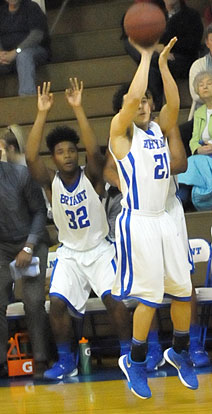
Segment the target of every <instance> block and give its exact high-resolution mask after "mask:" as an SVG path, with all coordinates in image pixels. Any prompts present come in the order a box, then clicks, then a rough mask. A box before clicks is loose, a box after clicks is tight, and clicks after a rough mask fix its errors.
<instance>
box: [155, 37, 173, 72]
mask: <svg viewBox="0 0 212 414" xmlns="http://www.w3.org/2000/svg"><path fill="white" fill-rule="evenodd" d="M176 42H177V37H176V36H175V37H173V38H172V39H171V40H170V41H169V43H168V45H166V46H165V47H164V49H163V50H162V52H161V53H160V56H159V61H158V63H159V66H160V67H161V66H162V65H163V64H167V60H168V59H169V57H170V51H171V49H172V48H173V46H174V45H175V43H176Z"/></svg>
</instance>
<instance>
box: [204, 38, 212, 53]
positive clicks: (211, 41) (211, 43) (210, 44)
mask: <svg viewBox="0 0 212 414" xmlns="http://www.w3.org/2000/svg"><path fill="white" fill-rule="evenodd" d="M205 44H206V46H207V47H208V49H209V50H210V54H211V55H212V33H209V35H208V37H207V39H206V41H205Z"/></svg>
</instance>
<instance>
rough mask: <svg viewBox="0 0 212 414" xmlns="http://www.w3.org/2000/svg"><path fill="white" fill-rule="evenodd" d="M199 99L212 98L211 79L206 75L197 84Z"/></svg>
mask: <svg viewBox="0 0 212 414" xmlns="http://www.w3.org/2000/svg"><path fill="white" fill-rule="evenodd" d="M198 94H199V97H200V98H201V99H202V100H204V99H208V98H212V77H210V76H208V75H206V76H205V77H204V78H203V79H202V80H201V81H200V82H199V84H198Z"/></svg>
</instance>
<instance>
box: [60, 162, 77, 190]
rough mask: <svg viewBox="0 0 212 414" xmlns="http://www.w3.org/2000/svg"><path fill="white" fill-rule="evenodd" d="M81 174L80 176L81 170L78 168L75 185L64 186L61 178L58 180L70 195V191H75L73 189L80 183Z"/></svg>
mask: <svg viewBox="0 0 212 414" xmlns="http://www.w3.org/2000/svg"><path fill="white" fill-rule="evenodd" d="M81 174H82V170H81V168H80V167H79V177H77V179H76V181H75V183H73V184H72V185H66V184H65V183H64V181H63V180H62V178H61V177H60V179H61V181H62V183H63V185H64V187H65V189H66V190H67V191H69V193H72V191H74V190H75V188H77V186H78V184H79V181H80V178H81Z"/></svg>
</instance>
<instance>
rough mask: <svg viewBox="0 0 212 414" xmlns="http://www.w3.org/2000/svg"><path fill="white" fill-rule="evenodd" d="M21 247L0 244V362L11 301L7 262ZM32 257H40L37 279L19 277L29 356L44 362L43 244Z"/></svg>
mask: <svg viewBox="0 0 212 414" xmlns="http://www.w3.org/2000/svg"><path fill="white" fill-rule="evenodd" d="M24 244H25V241H24V242H21V243H2V242H0V363H3V362H5V361H6V360H7V343H8V325H7V319H6V309H7V305H8V304H9V303H10V301H11V297H12V289H13V280H12V278H11V274H10V270H9V263H10V262H11V261H13V260H14V259H15V257H16V255H17V254H18V252H20V250H21V249H22V247H23V246H24ZM33 255H34V256H38V257H39V258H40V274H39V275H38V276H37V277H23V278H22V300H23V303H24V309H25V313H26V323H27V329H28V333H29V336H30V341H31V345H32V351H33V357H34V359H35V361H46V360H47V340H48V318H47V314H46V311H45V306H44V305H45V278H46V264H47V255H48V246H47V244H45V243H40V244H39V245H38V246H37V247H35V249H34V252H33Z"/></svg>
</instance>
